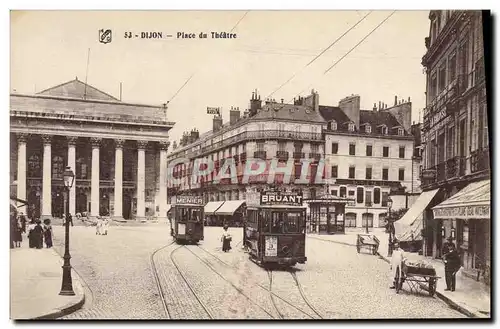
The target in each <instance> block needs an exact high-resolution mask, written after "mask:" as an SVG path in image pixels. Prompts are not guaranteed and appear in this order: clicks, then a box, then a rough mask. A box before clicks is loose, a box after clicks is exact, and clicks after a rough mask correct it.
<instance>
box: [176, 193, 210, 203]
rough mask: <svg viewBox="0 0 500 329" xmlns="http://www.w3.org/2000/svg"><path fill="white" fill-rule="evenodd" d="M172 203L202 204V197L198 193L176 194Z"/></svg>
mask: <svg viewBox="0 0 500 329" xmlns="http://www.w3.org/2000/svg"><path fill="white" fill-rule="evenodd" d="M172 204H195V205H204V204H205V203H204V202H203V197H202V196H198V195H176V196H175V197H174V198H173V200H172Z"/></svg>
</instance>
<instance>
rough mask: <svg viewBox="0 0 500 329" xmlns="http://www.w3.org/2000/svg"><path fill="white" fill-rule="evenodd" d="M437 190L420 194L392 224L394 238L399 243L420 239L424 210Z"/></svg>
mask: <svg viewBox="0 0 500 329" xmlns="http://www.w3.org/2000/svg"><path fill="white" fill-rule="evenodd" d="M438 191H439V189H435V190H431V191H426V192H422V194H420V196H419V197H418V198H417V200H416V201H415V203H414V204H413V205H412V206H411V208H410V209H409V210H408V211H407V212H406V214H404V216H403V217H402V218H401V219H400V220H398V221H396V222H394V229H395V233H396V238H397V239H398V240H399V241H411V240H419V239H422V236H421V230H422V221H423V212H424V210H425V208H427V206H428V205H429V203H430V202H431V201H432V199H433V198H434V196H435V195H436V193H437V192H438Z"/></svg>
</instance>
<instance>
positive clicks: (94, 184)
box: [90, 137, 102, 217]
mask: <svg viewBox="0 0 500 329" xmlns="http://www.w3.org/2000/svg"><path fill="white" fill-rule="evenodd" d="M101 141H102V139H101V138H95V137H93V138H91V139H90V143H91V144H92V176H91V184H90V202H91V209H90V210H91V211H90V216H91V217H97V216H99V210H100V209H99V198H100V193H99V180H100V177H99V173H100V171H99V147H100V146H101Z"/></svg>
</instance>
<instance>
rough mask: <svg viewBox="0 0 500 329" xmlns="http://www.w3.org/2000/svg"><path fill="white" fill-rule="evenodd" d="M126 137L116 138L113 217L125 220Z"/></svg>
mask: <svg viewBox="0 0 500 329" xmlns="http://www.w3.org/2000/svg"><path fill="white" fill-rule="evenodd" d="M124 143H125V140H124V139H116V140H115V193H114V194H115V206H114V214H113V218H114V219H115V220H123V213H122V210H123V144H124Z"/></svg>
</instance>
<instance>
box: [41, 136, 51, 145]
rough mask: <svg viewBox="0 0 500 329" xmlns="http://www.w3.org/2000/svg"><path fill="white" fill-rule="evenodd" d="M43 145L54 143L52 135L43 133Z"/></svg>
mask: <svg viewBox="0 0 500 329" xmlns="http://www.w3.org/2000/svg"><path fill="white" fill-rule="evenodd" d="M42 140H43V145H50V144H51V143H52V135H42Z"/></svg>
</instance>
